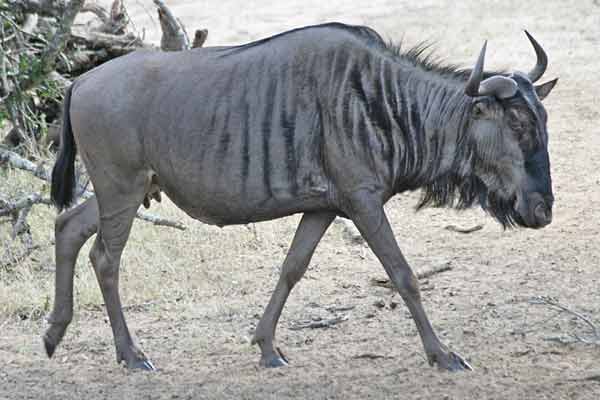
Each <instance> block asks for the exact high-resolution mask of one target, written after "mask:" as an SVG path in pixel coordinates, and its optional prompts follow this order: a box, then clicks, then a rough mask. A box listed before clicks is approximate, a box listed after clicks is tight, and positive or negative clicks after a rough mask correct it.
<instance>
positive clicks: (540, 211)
mask: <svg viewBox="0 0 600 400" xmlns="http://www.w3.org/2000/svg"><path fill="white" fill-rule="evenodd" d="M533 215H534V216H535V219H536V220H537V221H538V222H540V223H542V224H544V225H547V224H549V223H550V222H552V210H550V208H549V207H547V206H546V204H545V203H539V204H538V205H537V206H535V209H534V210H533Z"/></svg>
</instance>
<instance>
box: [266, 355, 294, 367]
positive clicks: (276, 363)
mask: <svg viewBox="0 0 600 400" xmlns="http://www.w3.org/2000/svg"><path fill="white" fill-rule="evenodd" d="M260 364H261V365H262V366H263V367H265V368H279V367H286V366H288V362H287V361H285V360H284V359H283V358H281V357H279V356H275V357H272V358H270V359H268V360H261V362H260Z"/></svg>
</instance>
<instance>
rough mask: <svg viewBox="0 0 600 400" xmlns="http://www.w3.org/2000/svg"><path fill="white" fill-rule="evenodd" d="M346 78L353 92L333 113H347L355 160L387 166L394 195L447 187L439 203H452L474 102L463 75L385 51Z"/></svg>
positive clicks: (367, 59) (362, 62)
mask: <svg viewBox="0 0 600 400" xmlns="http://www.w3.org/2000/svg"><path fill="white" fill-rule="evenodd" d="M345 74H346V77H345V79H344V80H343V81H347V82H348V85H349V86H350V88H351V90H347V91H346V92H345V93H344V94H343V95H341V96H338V97H337V102H338V105H337V107H336V108H337V109H341V110H344V111H345V112H346V116H345V117H344V118H345V121H344V122H343V123H341V125H343V126H344V127H345V129H344V130H345V131H347V132H350V133H349V134H348V135H349V137H350V138H351V140H352V142H353V143H355V146H354V147H355V148H359V149H360V151H354V153H355V154H356V153H359V156H361V158H363V159H364V160H365V161H367V162H369V163H371V164H372V166H373V169H374V170H378V171H380V170H381V167H382V166H383V165H385V167H386V170H387V180H388V184H389V185H390V186H391V187H390V189H391V190H390V195H392V194H394V193H400V192H403V191H407V190H416V189H419V188H425V190H426V192H427V190H433V191H436V190H437V189H438V188H439V185H440V183H441V182H440V180H442V181H443V185H444V186H445V189H444V192H445V193H444V195H443V196H442V197H443V201H442V202H443V203H446V202H448V201H450V202H451V199H450V197H452V196H453V195H454V192H455V189H456V188H455V184H451V185H449V182H454V183H456V184H458V182H456V179H455V178H456V176H457V175H461V172H460V170H461V169H463V170H464V169H465V168H466V167H468V160H466V159H465V158H468V154H467V153H468V150H467V149H466V146H465V145H464V143H463V142H464V141H463V140H462V136H463V135H462V132H464V131H465V125H466V116H467V113H468V110H469V107H470V104H471V100H470V99H469V98H468V97H467V96H465V95H464V77H463V76H462V74H461V73H458V72H455V71H450V70H449V69H442V68H438V69H436V68H428V67H427V66H426V65H421V64H419V61H418V60H416V59H409V58H407V57H405V56H402V55H391V54H388V53H386V51H385V49H383V50H382V51H381V52H370V53H368V54H365V55H364V56H363V57H362V58H361V57H357V59H356V61H355V65H352V63H349V65H347V66H346V72H345ZM463 172H464V171H463ZM450 176H452V177H453V178H452V179H449V177H450ZM426 196H427V194H426ZM440 200H441V199H440Z"/></svg>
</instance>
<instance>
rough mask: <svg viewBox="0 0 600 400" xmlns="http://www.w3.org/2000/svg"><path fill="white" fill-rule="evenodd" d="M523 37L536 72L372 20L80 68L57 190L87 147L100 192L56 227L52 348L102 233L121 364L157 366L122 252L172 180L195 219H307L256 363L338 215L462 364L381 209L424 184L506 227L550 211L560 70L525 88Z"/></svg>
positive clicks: (64, 203) (96, 263)
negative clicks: (388, 35)
mask: <svg viewBox="0 0 600 400" xmlns="http://www.w3.org/2000/svg"><path fill="white" fill-rule="evenodd" d="M531 40H532V43H533V44H534V47H535V48H536V53H538V63H537V65H536V67H535V68H534V70H533V71H534V73H533V75H529V76H528V75H527V74H523V73H519V72H515V73H512V74H499V73H487V72H483V57H484V53H485V51H482V53H481V56H480V58H479V61H478V64H477V68H475V69H474V70H473V71H472V72H471V71H460V70H456V69H453V68H448V67H444V66H442V65H437V64H435V63H432V62H430V61H428V60H427V59H426V58H424V57H422V56H421V55H420V54H421V51H420V50H419V49H413V50H409V51H407V52H402V51H400V50H398V49H395V48H394V47H393V46H390V45H386V44H385V43H384V42H383V40H382V39H381V37H380V36H379V35H378V34H377V33H375V32H374V31H373V30H371V29H369V28H365V27H353V26H347V25H342V24H326V25H321V26H314V27H306V28H301V29H296V30H293V31H290V32H285V33H283V34H280V35H277V36H274V37H272V38H268V39H264V40H261V41H258V42H254V43H250V44H247V45H242V46H235V47H212V48H211V47H206V48H200V49H195V50H192V51H184V52H176V53H161V52H155V51H141V52H136V53H133V54H130V55H127V56H124V57H121V58H118V59H115V60H113V61H111V62H108V63H106V64H103V65H102V66H100V67H98V68H96V69H94V70H93V71H91V72H89V73H87V74H85V75H84V76H82V77H80V78H78V79H77V80H76V81H75V82H74V83H73V85H72V86H71V88H70V89H69V91H68V93H67V96H66V99H65V111H64V124H63V133H62V138H61V150H60V155H59V158H58V160H57V163H56V165H55V168H54V171H53V183H52V196H53V199H54V201H55V203H56V204H57V206H58V207H59V208H61V209H62V208H65V207H68V206H69V205H70V203H71V202H72V201H73V194H72V192H73V187H74V173H73V161H74V159H75V152H76V151H78V152H79V155H80V157H81V159H82V160H83V162H84V164H85V166H86V168H87V171H88V173H89V175H90V178H91V180H92V182H93V185H94V189H95V191H96V196H97V198H91V199H89V200H87V201H86V202H84V203H83V204H80V205H78V206H76V207H74V208H71V209H69V210H67V211H65V212H63V213H62V214H60V215H59V216H58V218H57V221H56V262H57V268H56V297H55V303H54V309H53V311H52V313H51V315H50V316H49V322H50V326H49V328H48V330H47V332H46V334H45V335H44V342H45V345H46V350H47V352H48V355H49V356H52V354H53V353H54V351H55V348H56V346H57V345H58V343H59V342H60V340H61V339H62V337H63V335H64V333H65V331H66V328H67V326H68V324H69V322H70V321H71V319H72V315H73V310H72V308H73V269H74V265H75V260H76V258H77V254H78V253H79V250H80V248H81V246H82V245H83V244H84V243H85V241H86V240H87V239H88V238H89V237H91V236H92V235H93V234H94V233H95V232H97V233H98V235H97V236H96V239H95V242H94V245H93V247H92V250H91V253H90V259H91V262H92V264H93V267H94V270H95V272H96V275H97V278H98V282H99V284H100V287H101V290H102V294H103V296H104V300H105V303H106V307H107V312H108V315H109V317H110V323H111V326H112V329H113V334H114V340H115V345H116V351H117V361H118V362H121V361H123V362H125V364H126V365H127V366H128V367H131V368H144V369H153V368H154V367H153V366H152V364H151V363H150V361H148V360H147V358H146V357H145V356H144V354H143V353H142V352H141V351H140V350H139V349H138V348H137V347H136V346H135V345H134V343H133V340H132V337H131V335H130V333H129V329H128V328H127V325H126V323H125V319H124V316H123V312H122V306H121V300H120V297H119V290H118V283H119V262H120V258H121V254H122V251H123V248H124V247H125V244H126V242H127V238H128V236H129V233H130V230H131V226H132V221H133V219H134V216H135V214H136V210H137V209H138V207H139V206H140V204H142V202H144V201H146V202H147V201H148V200H149V198H150V197H156V196H157V193H159V191H163V192H165V193H166V194H167V195H168V196H169V198H170V199H171V200H172V201H173V202H174V203H175V204H176V205H177V206H178V207H180V208H181V209H182V210H184V211H185V212H186V213H188V214H189V215H190V216H191V217H193V218H195V219H198V220H200V221H203V222H205V223H208V224H216V225H218V226H224V225H231V224H246V223H249V222H257V221H264V220H270V219H274V218H279V217H284V216H287V215H291V214H294V213H303V214H304V215H303V217H302V220H301V222H300V226H299V227H298V230H297V232H296V235H295V237H294V239H293V241H292V244H291V247H290V249H289V252H288V255H287V257H286V258H285V261H284V263H283V268H282V272H281V277H280V279H279V281H278V282H277V286H276V288H275V291H274V293H273V295H272V298H271V300H270V302H269V304H268V306H267V308H266V311H265V313H264V315H263V317H262V319H261V320H260V323H259V324H258V327H257V329H256V335H255V337H254V342H255V343H257V344H258V345H259V346H260V349H261V353H262V357H261V364H262V365H264V366H268V367H274V366H280V365H285V364H286V363H287V360H286V359H285V357H283V355H282V354H281V353H280V352H279V350H278V349H277V348H276V346H275V342H274V337H275V329H276V325H277V321H278V319H279V316H280V314H281V311H282V309H283V307H284V304H285V301H286V299H287V297H288V295H289V293H290V291H291V289H292V288H293V286H294V284H295V283H296V282H298V280H299V279H300V278H301V277H302V275H303V274H304V272H305V271H306V269H307V267H308V264H309V261H310V259H311V256H312V254H313V252H314V250H315V248H316V246H317V244H318V243H319V241H320V239H321V237H322V236H323V234H324V233H325V231H326V230H327V228H328V227H329V225H330V224H331V222H332V221H333V219H334V218H335V217H336V216H342V217H346V218H350V219H351V220H352V221H353V222H354V223H355V225H356V226H357V228H358V229H359V231H360V232H361V234H362V235H363V237H364V238H365V240H366V242H367V243H368V245H369V246H370V247H371V249H372V250H373V252H374V253H375V255H376V256H377V257H378V259H379V260H380V261H381V263H382V264H383V267H384V268H385V270H386V272H387V273H388V275H389V276H390V278H391V280H392V282H393V283H394V284H395V286H396V288H397V289H398V291H399V293H400V295H401V296H402V298H403V300H404V301H405V303H406V305H407V307H408V309H409V310H410V312H411V314H412V316H413V318H414V320H415V323H416V326H417V328H418V331H419V334H420V336H421V339H422V341H423V345H424V348H425V353H426V355H427V358H428V360H429V363H430V364H432V365H433V364H437V365H438V366H439V367H440V368H443V369H447V370H464V369H470V366H469V364H468V363H467V362H466V361H464V360H463V359H462V358H461V357H460V356H458V355H457V354H456V353H454V352H452V351H450V350H449V349H448V348H447V347H446V346H445V345H444V344H443V343H442V342H441V341H440V340H439V339H438V337H437V335H436V334H435V332H434V330H433V328H432V326H431V324H430V322H429V320H428V318H427V316H426V314H425V311H424V309H423V306H422V304H421V299H420V298H421V297H420V296H421V295H420V292H419V285H418V282H417V279H416V277H415V275H414V274H413V272H412V271H411V269H410V267H409V265H408V263H407V262H406V260H405V259H404V257H403V255H402V253H401V252H400V249H399V247H398V245H397V243H396V240H395V238H394V235H393V233H392V229H391V228H390V224H389V221H388V219H387V217H386V215H385V213H384V209H383V205H384V204H385V203H386V201H387V200H388V199H390V197H391V196H393V195H395V194H397V193H400V192H404V191H407V190H416V189H422V190H423V197H422V201H421V203H420V206H425V205H436V206H456V207H459V208H466V207H470V206H472V205H475V204H479V205H481V206H482V207H483V208H484V209H485V210H486V211H488V212H489V213H490V214H491V215H492V216H493V217H494V218H496V219H497V220H498V221H499V222H500V223H502V224H503V225H504V226H505V227H512V226H524V227H532V228H539V227H543V226H545V225H547V224H548V223H550V221H551V217H552V213H551V210H552V202H553V195H552V188H551V180H550V170H549V158H548V152H547V143H548V136H547V131H546V114H545V110H544V108H543V106H542V104H541V99H543V98H544V97H545V96H546V95H547V94H548V93H549V92H550V90H551V89H552V87H553V86H554V84H555V82H556V81H551V82H549V83H546V84H544V85H540V86H536V87H534V86H533V81H535V80H537V79H538V78H539V77H540V76H541V74H542V73H543V71H544V70H545V65H544V64H543V63H542V62H541V61H540V60H541V58H540V57H541V56H540V54H539V52H538V47H539V45H538V44H537V42H535V40H533V38H531ZM536 45H537V46H538V47H536ZM539 49H541V47H539ZM484 50H485V49H484ZM541 51H542V53H543V50H541ZM542 55H543V57H545V53H543V54H542ZM494 76H496V77H498V76H502V78H495V79H491V80H490V78H493V77H494ZM532 76H533V77H534V78H535V79H534V80H533V81H532V79H531V77H532ZM486 82H487V83H486ZM467 88H468V89H467ZM198 240H202V238H198ZM349 272H350V271H349ZM147 279H152V277H148V278H147Z"/></svg>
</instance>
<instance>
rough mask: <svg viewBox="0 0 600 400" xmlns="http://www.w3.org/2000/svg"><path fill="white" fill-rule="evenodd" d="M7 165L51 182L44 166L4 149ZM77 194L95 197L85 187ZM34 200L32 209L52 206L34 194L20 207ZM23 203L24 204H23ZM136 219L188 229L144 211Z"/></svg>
mask: <svg viewBox="0 0 600 400" xmlns="http://www.w3.org/2000/svg"><path fill="white" fill-rule="evenodd" d="M5 163H7V164H9V165H11V166H12V167H14V168H18V169H21V170H24V171H27V172H30V173H32V174H33V175H34V176H35V177H37V178H39V179H41V180H43V181H46V182H50V181H51V177H50V173H49V172H48V171H47V170H46V169H45V168H44V166H43V165H42V164H40V165H36V164H34V163H33V162H31V161H29V160H27V159H25V158H23V157H21V156H20V155H18V154H17V153H15V152H12V151H10V150H4V149H2V148H0V167H1V166H2V165H3V164H5ZM75 192H76V194H77V197H81V198H83V199H89V198H90V197H92V196H94V193H93V192H91V191H89V190H86V189H85V186H81V185H78V186H77V188H76V189H75ZM38 195H39V196H38ZM32 200H35V202H32V203H31V205H30V206H29V207H31V206H32V205H34V204H46V205H50V204H51V203H50V200H49V199H45V198H43V197H42V196H41V194H36V193H34V194H31V195H29V196H27V197H26V198H24V199H21V201H20V203H19V205H21V204H23V207H21V209H23V208H24V207H26V206H27V205H28V204H29V202H30V201H32ZM21 202H23V203H21ZM1 206H2V204H1V203H0V216H2V215H7V214H2V213H1V212H2V211H1V210H2V209H3V208H4V207H1ZM27 212H29V211H27ZM9 214H10V212H9ZM25 216H26V215H25ZM136 217H137V218H138V219H141V220H143V221H147V222H150V223H152V224H154V225H157V226H165V227H170V228H175V229H179V230H182V231H184V230H186V229H187V228H186V226H185V225H184V224H182V223H181V222H177V221H171V220H168V219H165V218H161V217H159V216H156V215H154V214H150V213H147V212H144V211H138V212H137V214H136Z"/></svg>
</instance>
